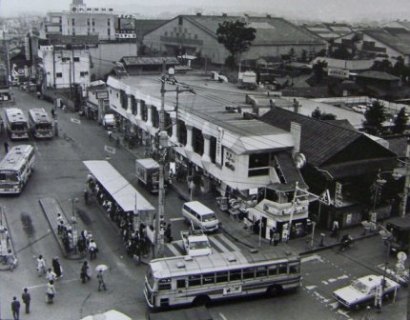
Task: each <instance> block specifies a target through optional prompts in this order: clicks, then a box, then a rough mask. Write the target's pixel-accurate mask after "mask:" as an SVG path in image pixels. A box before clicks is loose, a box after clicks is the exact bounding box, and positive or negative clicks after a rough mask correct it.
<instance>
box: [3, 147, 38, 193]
mask: <svg viewBox="0 0 410 320" xmlns="http://www.w3.org/2000/svg"><path fill="white" fill-rule="evenodd" d="M34 161H35V155H34V148H33V146H31V145H25V144H22V145H18V146H14V147H13V148H11V149H10V151H9V152H8V153H7V154H6V156H5V157H4V158H3V159H2V160H1V162H0V194H20V193H21V191H22V190H23V187H24V185H25V184H26V183H27V181H28V178H29V177H30V174H31V172H32V171H33V167H34Z"/></svg>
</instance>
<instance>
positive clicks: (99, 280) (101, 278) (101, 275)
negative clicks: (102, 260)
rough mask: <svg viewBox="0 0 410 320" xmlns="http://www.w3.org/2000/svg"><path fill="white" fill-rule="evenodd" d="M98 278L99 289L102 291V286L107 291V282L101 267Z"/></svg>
mask: <svg viewBox="0 0 410 320" xmlns="http://www.w3.org/2000/svg"><path fill="white" fill-rule="evenodd" d="M97 279H98V291H101V288H102V289H104V291H107V286H106V285H105V282H104V276H103V271H102V270H101V269H100V270H98V273H97Z"/></svg>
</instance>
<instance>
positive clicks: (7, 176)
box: [0, 171, 19, 182]
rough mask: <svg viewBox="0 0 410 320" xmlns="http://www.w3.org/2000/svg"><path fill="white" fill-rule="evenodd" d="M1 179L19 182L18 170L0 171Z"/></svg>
mask: <svg viewBox="0 0 410 320" xmlns="http://www.w3.org/2000/svg"><path fill="white" fill-rule="evenodd" d="M0 181H11V182H18V181H19V179H18V175H17V172H12V171H11V172H0Z"/></svg>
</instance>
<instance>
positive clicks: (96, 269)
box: [95, 264, 108, 272]
mask: <svg viewBox="0 0 410 320" xmlns="http://www.w3.org/2000/svg"><path fill="white" fill-rule="evenodd" d="M106 270H108V266H107V265H105V264H99V265H98V266H96V267H95V271H97V272H100V271H102V272H104V271H106Z"/></svg>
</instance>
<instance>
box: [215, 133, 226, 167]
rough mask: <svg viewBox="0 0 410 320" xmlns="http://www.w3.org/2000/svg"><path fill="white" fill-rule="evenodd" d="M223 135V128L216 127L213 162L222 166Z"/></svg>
mask: <svg viewBox="0 0 410 320" xmlns="http://www.w3.org/2000/svg"><path fill="white" fill-rule="evenodd" d="M223 136H224V129H223V128H221V127H218V136H217V137H216V154H215V162H216V164H217V165H219V166H222V139H223Z"/></svg>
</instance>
